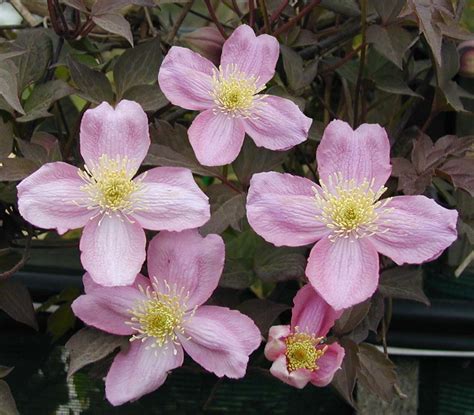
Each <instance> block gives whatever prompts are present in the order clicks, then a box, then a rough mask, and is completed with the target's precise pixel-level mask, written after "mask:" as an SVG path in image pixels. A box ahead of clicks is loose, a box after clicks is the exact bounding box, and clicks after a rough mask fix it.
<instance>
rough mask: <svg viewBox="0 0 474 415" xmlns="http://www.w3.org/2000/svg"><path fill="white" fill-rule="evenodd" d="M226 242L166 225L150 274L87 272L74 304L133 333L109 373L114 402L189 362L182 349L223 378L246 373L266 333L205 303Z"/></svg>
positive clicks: (100, 323)
mask: <svg viewBox="0 0 474 415" xmlns="http://www.w3.org/2000/svg"><path fill="white" fill-rule="evenodd" d="M224 256H225V247H224V242H223V240H222V238H221V237H220V236H218V235H208V236H206V237H205V238H203V237H202V236H201V235H199V233H198V231H197V230H187V231H183V232H180V233H175V232H165V231H164V232H160V233H159V235H157V236H156V237H155V238H154V239H153V240H152V241H151V242H150V246H149V247H148V274H149V276H150V278H146V277H144V276H143V275H138V276H137V278H136V280H135V282H134V284H133V285H132V286H129V287H101V286H99V285H97V284H95V283H94V282H93V281H92V280H91V279H90V277H89V276H88V275H87V274H86V275H85V276H84V287H85V291H86V294H85V295H82V296H80V297H79V298H77V299H76V300H75V301H74V303H73V304H72V309H73V311H74V314H75V315H76V316H78V317H79V318H80V319H81V320H83V321H84V322H85V323H86V324H88V325H90V326H93V327H96V328H98V329H100V330H103V331H106V332H108V333H112V334H118V335H124V336H130V346H129V347H128V349H126V350H122V351H121V352H120V353H119V354H118V355H117V356H116V357H115V359H114V361H113V363H112V366H111V368H110V370H109V372H108V374H107V378H106V380H105V393H106V397H107V399H108V400H109V402H110V403H112V404H113V405H121V404H123V403H125V402H127V401H133V400H136V399H138V398H140V397H141V396H143V395H145V394H148V393H150V392H152V391H154V390H155V389H157V388H158V387H160V386H161V385H162V384H163V383H164V381H165V380H166V377H167V376H168V372H169V371H170V370H172V369H174V368H177V367H179V366H181V365H182V364H183V358H184V352H183V349H184V351H186V353H187V354H188V355H189V356H190V357H191V358H192V359H193V360H194V361H196V362H197V363H198V364H200V365H201V366H202V367H203V368H204V369H206V370H207V371H210V372H212V373H215V374H216V375H217V376H219V377H223V376H227V377H230V378H241V377H243V376H244V375H245V372H246V369H247V363H248V360H249V355H250V354H251V353H252V352H253V351H254V350H255V349H256V348H257V347H258V346H259V344H260V341H261V335H260V331H259V330H258V328H257V327H256V326H255V324H254V322H253V321H252V320H251V319H250V318H249V317H247V316H245V315H243V314H241V313H240V312H238V311H234V310H230V309H228V308H226V307H217V306H208V305H202V304H203V303H204V302H206V301H207V300H208V298H209V297H210V296H211V294H212V292H213V291H214V290H215V289H216V287H217V284H218V282H219V278H220V276H221V273H222V269H223V267H224Z"/></svg>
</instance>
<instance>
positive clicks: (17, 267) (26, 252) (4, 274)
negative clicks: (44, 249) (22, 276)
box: [0, 230, 33, 281]
mask: <svg viewBox="0 0 474 415" xmlns="http://www.w3.org/2000/svg"><path fill="white" fill-rule="evenodd" d="M32 237H33V236H32V234H31V231H30V230H28V236H27V238H26V243H25V249H24V250H23V255H22V256H21V259H20V260H19V261H18V262H17V263H16V264H15V265H13V267H11V268H10V269H9V270H8V271H5V272H2V273H1V274H0V281H5V280H7V279H8V278H10V277H11V276H12V275H13V274H15V273H16V272H17V271H19V270H20V269H21V268H23V266H24V265H25V264H26V262H27V261H28V258H29V257H30V247H31V239H32Z"/></svg>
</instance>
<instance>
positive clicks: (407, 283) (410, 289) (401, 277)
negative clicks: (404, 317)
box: [379, 267, 430, 305]
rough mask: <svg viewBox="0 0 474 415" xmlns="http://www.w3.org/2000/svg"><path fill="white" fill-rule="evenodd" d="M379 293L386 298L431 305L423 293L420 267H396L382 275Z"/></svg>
mask: <svg viewBox="0 0 474 415" xmlns="http://www.w3.org/2000/svg"><path fill="white" fill-rule="evenodd" d="M379 291H380V293H381V294H382V295H383V296H385V297H393V298H403V299H405V300H415V301H419V302H421V303H423V304H426V305H430V300H428V298H427V297H426V295H425V293H424V292H423V271H422V270H421V268H418V267H396V268H392V269H389V270H386V271H383V272H382V274H381V275H380V283H379Z"/></svg>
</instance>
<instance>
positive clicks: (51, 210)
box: [17, 161, 95, 234]
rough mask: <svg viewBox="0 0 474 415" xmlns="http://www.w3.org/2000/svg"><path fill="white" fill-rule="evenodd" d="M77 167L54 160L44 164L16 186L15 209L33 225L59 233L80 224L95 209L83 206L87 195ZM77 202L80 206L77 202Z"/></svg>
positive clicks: (87, 218)
mask: <svg viewBox="0 0 474 415" xmlns="http://www.w3.org/2000/svg"><path fill="white" fill-rule="evenodd" d="M78 171H79V169H78V168H77V167H74V166H71V165H70V164H66V163H62V162H59V161H58V162H56V163H48V164H45V165H43V166H42V167H41V168H40V169H38V170H36V171H35V172H34V173H33V174H31V175H30V176H28V177H27V178H26V179H24V180H23V181H22V182H21V183H20V184H19V185H18V186H17V190H18V209H19V211H20V214H21V216H23V217H24V218H25V219H26V220H27V221H28V222H30V223H32V224H33V225H35V226H38V227H40V228H45V229H53V228H56V229H57V230H58V232H59V233H60V234H62V233H64V232H66V231H67V230H69V229H76V228H82V227H83V226H84V225H85V224H86V223H87V222H88V221H89V219H90V218H91V217H92V216H94V214H95V212H94V211H91V210H88V209H87V208H85V207H84V203H85V202H86V199H87V195H86V194H85V193H84V192H83V191H82V190H81V186H83V185H84V181H83V180H82V179H81V178H80V177H79V174H78ZM79 205H80V206H79Z"/></svg>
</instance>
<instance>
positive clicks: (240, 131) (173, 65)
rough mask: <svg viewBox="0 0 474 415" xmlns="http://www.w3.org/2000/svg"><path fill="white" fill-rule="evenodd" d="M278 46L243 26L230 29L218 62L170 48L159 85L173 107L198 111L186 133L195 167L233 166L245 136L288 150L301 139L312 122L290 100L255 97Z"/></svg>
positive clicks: (270, 38) (268, 76)
mask: <svg viewBox="0 0 474 415" xmlns="http://www.w3.org/2000/svg"><path fill="white" fill-rule="evenodd" d="M279 52H280V47H279V44H278V41H277V39H276V38H274V37H273V36H269V35H260V36H255V33H254V31H253V30H252V29H251V28H250V27H249V26H247V25H241V26H239V27H238V28H237V29H235V30H234V32H233V33H232V35H231V36H230V37H229V38H228V39H227V41H226V42H225V43H224V46H223V48H222V56H221V63H220V66H219V68H216V67H215V66H214V64H213V63H212V62H210V61H209V60H207V59H206V58H203V57H202V56H201V55H199V54H197V53H195V52H192V51H191V50H189V49H186V48H182V47H177V46H173V47H172V48H171V49H170V51H169V52H168V54H167V55H166V57H165V59H164V60H163V63H162V65H161V68H160V71H159V74H158V81H159V83H160V88H161V90H162V91H163V93H164V94H165V95H166V97H167V98H168V99H169V100H170V102H171V103H173V104H174V105H179V106H180V107H183V108H186V109H190V110H197V111H202V112H201V113H200V114H199V115H198V116H197V117H196V119H195V120H194V121H193V123H192V125H191V127H190V128H189V130H188V135H189V140H190V142H191V145H192V147H193V149H194V152H195V154H196V157H197V159H198V160H199V162H200V163H201V164H203V165H206V166H219V165H223V164H228V163H231V162H232V161H234V160H235V159H236V157H237V155H238V154H239V152H240V149H241V147H242V144H243V141H244V136H245V133H247V134H248V135H249V136H250V137H252V139H253V140H254V141H255V144H256V145H257V146H260V147H266V148H268V149H271V150H287V149H289V148H291V147H293V146H295V145H296V144H299V143H301V142H303V141H304V140H306V138H307V136H308V131H309V127H310V126H311V122H312V120H311V119H310V118H308V117H306V116H305V115H304V114H303V113H302V112H301V111H300V110H299V108H298V107H297V106H296V105H295V104H294V103H293V102H292V101H290V100H288V99H284V98H280V97H276V96H270V95H264V94H259V92H261V91H262V90H263V89H265V84H266V83H267V82H268V81H269V80H270V79H271V78H272V77H273V75H274V73H275V66H276V63H277V60H278V55H279Z"/></svg>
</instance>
